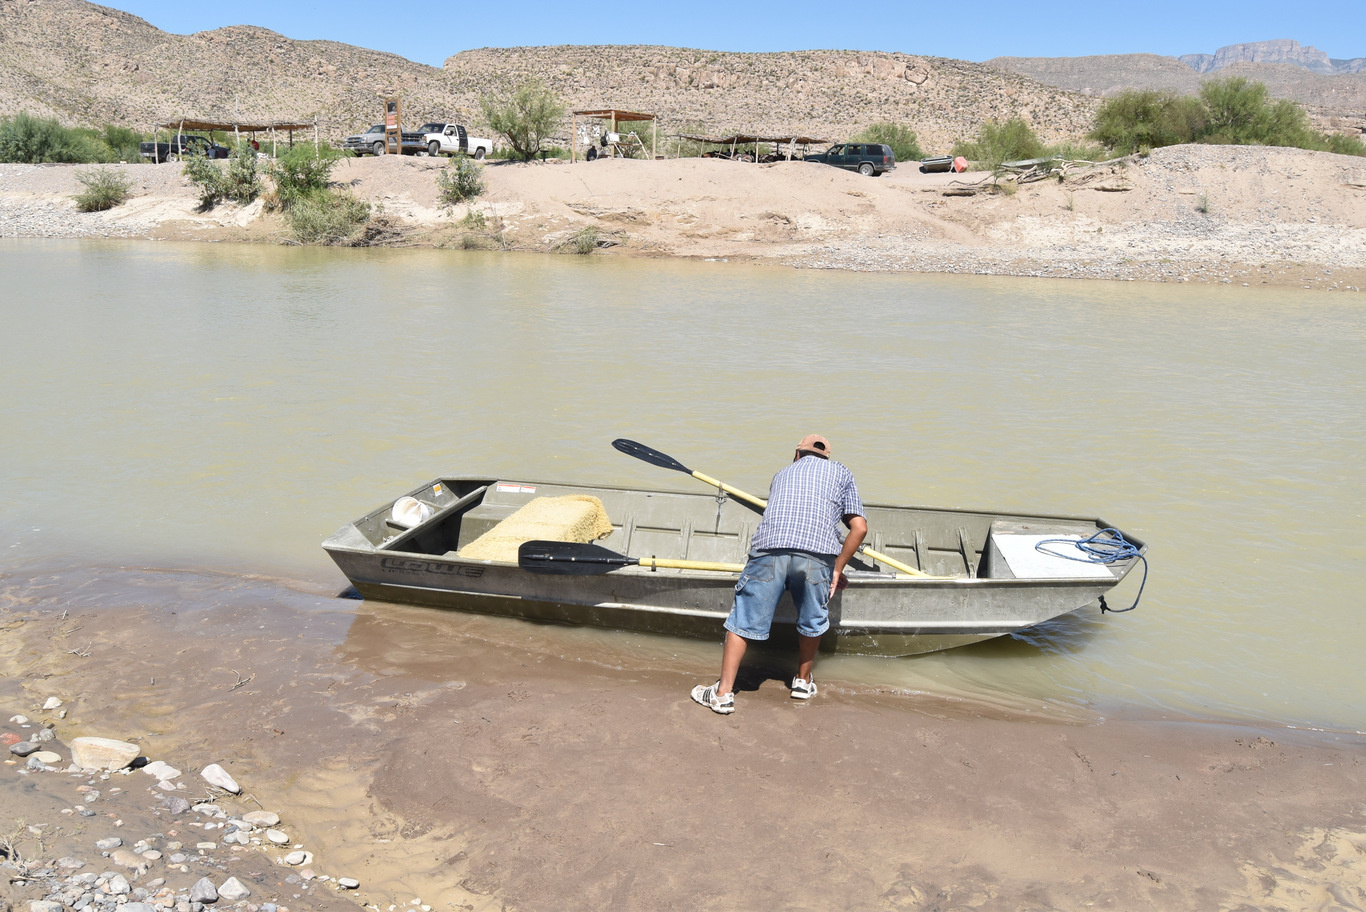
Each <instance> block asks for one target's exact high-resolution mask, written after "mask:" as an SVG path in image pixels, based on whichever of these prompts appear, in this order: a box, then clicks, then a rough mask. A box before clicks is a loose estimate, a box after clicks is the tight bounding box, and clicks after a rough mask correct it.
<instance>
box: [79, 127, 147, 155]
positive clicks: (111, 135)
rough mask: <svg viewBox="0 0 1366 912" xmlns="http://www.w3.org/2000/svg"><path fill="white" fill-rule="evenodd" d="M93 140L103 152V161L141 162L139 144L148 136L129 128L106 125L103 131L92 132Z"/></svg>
mask: <svg viewBox="0 0 1366 912" xmlns="http://www.w3.org/2000/svg"><path fill="white" fill-rule="evenodd" d="M91 134H92V136H91V139H92V140H93V141H94V143H95V145H96V146H97V147H98V148H99V150H100V152H101V160H103V161H108V162H128V163H130V164H131V163H134V162H141V161H142V156H141V154H140V152H139V150H138V144H139V143H140V142H142V141H143V139H144V138H145V136H146V134H145V133H139V132H138V131H137V130H133V129H130V128H129V127H118V126H115V125H113V124H105V125H104V127H103V128H102V129H99V130H92V131H91Z"/></svg>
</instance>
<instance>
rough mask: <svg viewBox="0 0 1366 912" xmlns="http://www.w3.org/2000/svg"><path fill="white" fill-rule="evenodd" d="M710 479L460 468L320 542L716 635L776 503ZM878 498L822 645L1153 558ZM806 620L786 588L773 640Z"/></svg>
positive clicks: (1111, 538)
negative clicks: (560, 518)
mask: <svg viewBox="0 0 1366 912" xmlns="http://www.w3.org/2000/svg"><path fill="white" fill-rule="evenodd" d="M637 446H638V445H637ZM637 455H638V454H637ZM671 467H673V468H680V469H682V467H681V466H677V465H674V466H671ZM683 470H684V471H689V470H687V469H683ZM693 474H697V473H693ZM697 477H699V478H702V479H703V480H704V481H708V482H709V483H711V484H713V485H715V486H716V487H717V488H718V489H719V490H718V491H717V492H715V493H706V492H697V493H684V492H679V491H669V490H649V489H641V488H620V487H609V486H602V485H577V484H559V483H546V482H539V481H523V480H520V479H514V478H490V477H475V476H452V477H445V478H440V479H437V480H435V481H432V482H430V483H428V484H425V485H422V486H421V487H419V488H416V489H414V490H412V491H409V492H408V493H407V494H405V495H403V496H402V497H398V498H395V499H394V500H392V501H389V502H388V503H386V504H383V505H382V506H380V507H378V508H376V509H375V510H372V511H371V512H369V513H367V514H366V515H365V516H362V517H361V518H360V519H357V520H356V521H354V522H351V523H348V524H347V525H345V526H343V527H342V528H341V529H339V530H337V532H336V533H335V534H333V535H332V536H331V537H330V538H328V539H327V540H326V541H325V542H324V543H323V548H324V549H326V551H327V553H328V554H329V555H331V557H332V559H333V560H334V561H336V563H337V566H338V567H339V568H340V569H341V571H342V572H343V573H344V574H345V575H346V577H347V579H349V580H350V581H351V585H352V586H353V587H354V588H355V590H356V591H357V592H358V593H359V594H360V595H361V596H362V597H363V598H367V599H377V600H382V601H390V602H399V603H405V604H412V605H424V606H431V607H436V608H448V609H457V610H462V611H471V612H478V613H482V614H491V615H502V616H507V617H516V618H525V619H528V620H535V621H543V622H544V621H549V622H557V623H565V624H578V625H589V626H596V627H605V628H621V629H628V630H638V631H648V632H655V633H664V634H674V635H684V636H694V637H705V638H719V637H720V635H721V633H722V626H721V625H722V622H723V621H724V620H725V618H726V615H727V614H728V613H729V611H730V608H731V601H732V598H733V595H734V589H735V584H736V581H737V580H738V579H739V574H740V569H741V567H742V565H743V563H744V561H745V556H746V553H747V552H748V549H749V541H750V536H751V535H752V534H753V532H754V529H755V527H756V526H757V525H758V522H759V518H760V516H761V515H762V504H763V501H761V500H759V499H757V498H753V497H749V496H748V495H744V493H743V492H737V491H735V489H733V488H730V487H729V486H725V485H722V484H720V483H719V482H715V481H714V480H712V479H708V478H706V477H705V476H702V475H700V474H697ZM737 494H738V495H741V496H739V497H737V496H735V495H737ZM555 504H558V505H559V506H562V507H565V506H566V504H567V507H566V508H567V509H569V510H570V512H571V513H572V514H573V516H572V518H571V520H570V522H569V523H568V524H567V525H564V526H563V527H559V529H558V531H557V527H556V526H555V524H554V522H553V521H552V522H550V523H547V522H545V521H544V517H541V516H537V515H535V514H536V508H538V507H541V506H543V505H545V506H552V505H555ZM585 504H587V505H588V506H586V507H585V506H584V505H585ZM865 509H866V511H867V519H868V528H869V533H868V537H867V539H866V542H865V544H866V545H867V546H868V547H867V548H866V549H865V550H864V552H862V553H861V554H859V555H857V556H856V557H855V559H854V560H853V561H852V562H851V563H850V565H849V569H848V571H847V573H846V576H847V578H848V586H847V587H846V588H844V589H843V590H841V591H840V592H839V593H837V594H836V595H835V597H834V598H833V599H832V600H831V603H830V616H831V629H830V632H829V633H828V634H826V636H825V639H824V641H823V642H822V644H821V646H822V650H823V651H827V652H841V653H856V654H874V655H911V654H915V653H921V652H932V651H935V650H939V649H947V648H949V647H953V646H960V645H964V644H967V643H972V642H976V641H979V640H984V639H988V638H990V637H995V636H1000V635H1002V634H1009V633H1013V632H1015V631H1019V630H1023V629H1025V628H1028V627H1032V626H1034V625H1036V624H1040V623H1042V622H1044V621H1047V620H1050V619H1052V618H1055V617H1058V616H1060V615H1064V614H1067V613H1069V612H1072V611H1076V610H1078V609H1081V608H1084V607H1086V606H1088V605H1092V604H1099V605H1100V606H1101V607H1102V609H1104V608H1105V607H1106V606H1105V604H1104V596H1105V594H1106V593H1107V592H1109V591H1110V590H1111V589H1113V588H1114V587H1115V586H1116V585H1117V584H1118V583H1119V582H1120V581H1121V580H1122V579H1124V577H1125V575H1126V574H1127V573H1128V572H1129V571H1130V570H1131V569H1133V567H1134V565H1135V564H1137V563H1140V562H1146V558H1144V557H1143V552H1144V551H1145V550H1146V545H1144V544H1143V543H1142V542H1139V541H1136V540H1134V539H1132V538H1126V537H1125V536H1123V534H1122V533H1119V532H1118V531H1116V530H1114V529H1113V528H1111V527H1110V526H1109V524H1107V523H1105V522H1104V521H1102V520H1100V519H1090V518H1082V517H1072V516H1046V515H1022V514H1013V513H991V512H979V511H973V510H950V509H930V508H924V507H900V506H882V505H869V504H865ZM588 514H595V515H591V516H590V515H588ZM595 524H596V525H595ZM510 526H517V528H510ZM571 527H572V528H571ZM560 532H563V533H564V534H560ZM598 536H601V537H598ZM1116 543H1122V547H1120V548H1119V549H1118V550H1115V549H1113V548H1110V547H1108V546H1110V545H1112V544H1116ZM490 546H493V547H494V549H495V550H488V548H489V547H490ZM1097 546H1099V547H1100V548H1101V549H1102V551H1104V552H1107V553H1106V555H1105V556H1102V557H1101V558H1099V559H1098V558H1096V557H1095V556H1094V550H1095V548H1096V547H1097ZM498 548H501V549H502V550H501V551H499V550H497V549H498ZM1088 554H1089V555H1092V556H1088ZM1145 573H1146V570H1145ZM795 620H796V618H795V615H794V613H793V610H792V605H791V601H790V599H788V598H787V597H786V596H784V598H783V602H782V604H780V606H779V608H778V612H777V617H776V623H775V627H774V635H775V636H779V635H781V633H782V628H783V626H784V625H785V626H786V627H787V628H789V631H788V632H789V634H790V629H791V628H792V626H793V625H794V623H795Z"/></svg>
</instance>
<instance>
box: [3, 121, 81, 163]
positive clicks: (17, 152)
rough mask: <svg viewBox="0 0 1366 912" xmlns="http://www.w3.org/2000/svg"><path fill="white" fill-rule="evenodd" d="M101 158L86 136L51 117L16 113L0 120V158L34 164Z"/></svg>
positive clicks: (75, 161) (78, 161)
mask: <svg viewBox="0 0 1366 912" xmlns="http://www.w3.org/2000/svg"><path fill="white" fill-rule="evenodd" d="M103 160H104V158H103V156H102V155H101V154H100V152H99V150H98V149H97V148H96V146H95V144H94V143H93V142H91V140H90V139H89V138H88V137H86V136H84V135H82V134H81V132H80V131H79V130H74V129H71V128H69V127H64V126H62V125H61V124H60V123H58V122H57V121H56V120H54V119H52V118H42V117H34V116H33V115H31V114H16V115H14V116H13V117H7V118H5V119H3V120H0V161H3V162H17V163H21V164H29V165H37V164H46V163H53V162H56V163H64V164H86V163H90V162H98V161H103Z"/></svg>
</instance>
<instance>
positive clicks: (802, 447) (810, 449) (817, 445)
mask: <svg viewBox="0 0 1366 912" xmlns="http://www.w3.org/2000/svg"><path fill="white" fill-rule="evenodd" d="M797 452H798V453H813V454H815V455H817V456H829V455H830V441H828V440H826V439H825V438H824V437H822V436H821V435H820V434H807V435H806V436H805V437H803V438H802V442H801V443H799V444H797Z"/></svg>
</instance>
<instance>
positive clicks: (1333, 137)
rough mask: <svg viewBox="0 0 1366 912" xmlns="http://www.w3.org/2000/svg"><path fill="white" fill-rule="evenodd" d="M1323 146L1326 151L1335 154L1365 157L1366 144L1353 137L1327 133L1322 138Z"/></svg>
mask: <svg viewBox="0 0 1366 912" xmlns="http://www.w3.org/2000/svg"><path fill="white" fill-rule="evenodd" d="M1323 145H1324V148H1325V150H1326V151H1328V152H1336V153H1338V154H1339V155H1366V142H1362V141H1361V140H1359V139H1357V138H1356V137H1355V136H1347V135H1345V134H1342V133H1329V134H1327V135H1326V136H1324V137H1323Z"/></svg>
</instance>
